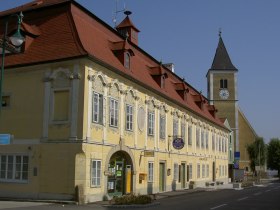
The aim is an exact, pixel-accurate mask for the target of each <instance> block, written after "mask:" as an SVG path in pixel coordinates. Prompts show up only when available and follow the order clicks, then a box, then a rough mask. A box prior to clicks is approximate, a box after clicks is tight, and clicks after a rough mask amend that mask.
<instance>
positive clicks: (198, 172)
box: [196, 163, 200, 179]
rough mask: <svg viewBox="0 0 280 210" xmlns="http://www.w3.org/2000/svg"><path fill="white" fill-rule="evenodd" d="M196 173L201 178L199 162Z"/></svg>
mask: <svg viewBox="0 0 280 210" xmlns="http://www.w3.org/2000/svg"><path fill="white" fill-rule="evenodd" d="M196 174H197V178H198V179H199V178H200V164H199V163H198V164H197V171H196Z"/></svg>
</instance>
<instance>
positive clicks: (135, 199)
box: [113, 194, 152, 205]
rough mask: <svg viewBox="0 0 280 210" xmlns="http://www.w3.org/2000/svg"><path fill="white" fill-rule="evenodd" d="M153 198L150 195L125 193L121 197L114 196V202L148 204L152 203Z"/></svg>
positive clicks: (118, 203)
mask: <svg viewBox="0 0 280 210" xmlns="http://www.w3.org/2000/svg"><path fill="white" fill-rule="evenodd" d="M151 202H152V198H151V197H150V196H149V195H137V196H136V195H134V194H129V195H123V196H121V197H114V198H113V203H114V204H115V205H131V204H147V203H151Z"/></svg>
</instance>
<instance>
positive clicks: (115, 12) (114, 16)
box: [113, 0, 126, 28]
mask: <svg viewBox="0 0 280 210" xmlns="http://www.w3.org/2000/svg"><path fill="white" fill-rule="evenodd" d="M115 2H116V7H115V11H114V12H113V23H114V25H115V28H116V27H117V15H118V13H120V12H126V8H125V2H124V3H123V9H121V10H119V9H118V3H119V0H115Z"/></svg>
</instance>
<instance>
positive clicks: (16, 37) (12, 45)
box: [0, 12, 25, 114]
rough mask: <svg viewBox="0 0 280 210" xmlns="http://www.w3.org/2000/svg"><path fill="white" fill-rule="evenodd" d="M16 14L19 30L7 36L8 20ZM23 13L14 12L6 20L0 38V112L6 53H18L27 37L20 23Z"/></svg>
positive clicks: (0, 108)
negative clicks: (0, 53)
mask: <svg viewBox="0 0 280 210" xmlns="http://www.w3.org/2000/svg"><path fill="white" fill-rule="evenodd" d="M13 16H16V17H17V19H18V21H17V31H16V33H15V34H13V35H12V36H11V37H7V34H8V22H9V19H10V18H11V17H13ZM22 18H23V14H22V12H20V14H12V15H10V16H8V17H7V18H6V20H5V28H4V36H3V38H2V39H0V47H2V64H1V74H0V76H1V77H0V114H1V110H2V87H3V81H4V69H5V54H6V52H8V53H18V52H19V51H18V48H19V47H20V46H21V45H22V44H23V42H24V41H25V38H24V37H23V36H22V35H21V33H20V25H21V23H22Z"/></svg>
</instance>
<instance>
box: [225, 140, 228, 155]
mask: <svg viewBox="0 0 280 210" xmlns="http://www.w3.org/2000/svg"><path fill="white" fill-rule="evenodd" d="M225 144H226V147H225V152H227V151H228V150H227V149H228V139H226V143H225Z"/></svg>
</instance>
